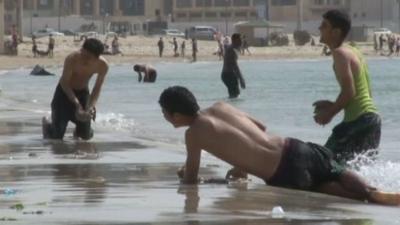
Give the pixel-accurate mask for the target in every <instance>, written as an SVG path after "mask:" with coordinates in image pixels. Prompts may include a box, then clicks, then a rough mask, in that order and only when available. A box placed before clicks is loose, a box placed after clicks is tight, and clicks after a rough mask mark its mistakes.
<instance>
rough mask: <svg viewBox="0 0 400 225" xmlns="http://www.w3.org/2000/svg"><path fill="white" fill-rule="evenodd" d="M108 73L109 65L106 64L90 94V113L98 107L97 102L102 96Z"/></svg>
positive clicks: (103, 65)
mask: <svg viewBox="0 0 400 225" xmlns="http://www.w3.org/2000/svg"><path fill="white" fill-rule="evenodd" d="M107 72H108V65H107V63H106V62H104V64H102V66H101V69H100V71H99V73H98V74H97V79H96V83H95V85H94V87H93V89H92V92H91V94H90V99H89V105H88V110H89V111H91V110H92V109H93V108H94V107H95V106H96V103H97V100H98V98H99V96H100V91H101V87H102V86H103V83H104V79H105V77H106V74H107Z"/></svg>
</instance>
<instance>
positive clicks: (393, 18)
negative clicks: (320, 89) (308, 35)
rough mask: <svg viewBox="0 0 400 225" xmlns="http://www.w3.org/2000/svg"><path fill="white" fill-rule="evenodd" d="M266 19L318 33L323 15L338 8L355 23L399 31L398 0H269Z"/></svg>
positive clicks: (288, 27) (289, 27) (399, 4)
mask: <svg viewBox="0 0 400 225" xmlns="http://www.w3.org/2000/svg"><path fill="white" fill-rule="evenodd" d="M268 8H269V18H270V19H271V20H272V21H274V22H278V23H280V24H284V25H285V26H286V29H289V30H295V29H305V30H309V31H312V32H314V33H318V30H317V29H318V25H319V23H320V21H321V17H322V14H323V13H324V12H326V11H327V10H329V9H341V10H344V11H347V12H348V13H349V15H350V16H351V19H352V21H353V25H354V26H363V25H364V26H368V27H388V28H389V29H391V30H393V31H400V17H399V12H400V1H398V0H270V2H269V7H268Z"/></svg>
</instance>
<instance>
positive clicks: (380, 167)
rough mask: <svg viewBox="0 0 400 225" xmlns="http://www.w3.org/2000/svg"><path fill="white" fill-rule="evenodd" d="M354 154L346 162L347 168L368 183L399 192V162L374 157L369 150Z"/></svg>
mask: <svg viewBox="0 0 400 225" xmlns="http://www.w3.org/2000/svg"><path fill="white" fill-rule="evenodd" d="M374 151H376V150H371V151H367V152H365V153H363V154H359V155H356V156H355V158H354V159H353V160H351V161H349V162H348V165H349V168H350V169H351V170H353V171H355V172H356V173H357V174H359V175H361V176H362V177H363V178H365V179H366V180H367V182H368V183H369V184H371V185H372V186H374V187H377V188H378V189H381V190H384V191H389V192H399V191H400V163H398V162H391V161H388V160H382V159H379V158H377V159H375V158H373V157H371V152H374Z"/></svg>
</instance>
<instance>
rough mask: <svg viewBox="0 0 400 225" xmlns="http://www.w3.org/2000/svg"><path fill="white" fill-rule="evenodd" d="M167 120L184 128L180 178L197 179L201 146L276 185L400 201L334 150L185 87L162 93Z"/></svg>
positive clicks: (196, 180) (384, 200)
mask: <svg viewBox="0 0 400 225" xmlns="http://www.w3.org/2000/svg"><path fill="white" fill-rule="evenodd" d="M159 103H160V105H161V108H162V112H163V114H164V117H165V119H166V120H167V121H168V122H170V123H171V124H172V125H173V126H174V127H175V128H178V127H185V126H188V127H189V128H188V129H187V130H186V133H185V143H186V148H187V158H186V164H185V166H184V167H183V168H182V171H181V174H182V182H183V183H186V184H195V183H197V182H198V172H199V166H200V156H201V151H202V150H205V151H207V152H209V153H211V154H213V155H214V156H216V157H218V158H220V159H221V160H224V161H226V162H227V163H229V164H231V165H233V166H234V170H236V171H243V173H244V174H245V173H250V174H253V175H254V176H257V177H259V178H261V179H263V180H264V181H265V182H266V183H268V184H269V185H273V186H278V187H285V188H292V189H299V190H306V191H316V192H321V193H326V194H331V195H336V196H341V197H347V198H352V199H358V200H368V201H371V202H375V203H381V204H389V205H397V204H400V194H397V193H385V192H381V191H378V190H376V188H374V187H371V186H369V185H367V184H366V183H365V182H364V181H363V180H362V178H361V177H359V176H358V175H357V174H355V173H353V172H351V171H349V170H347V169H346V168H344V167H341V166H340V165H338V164H337V163H336V161H334V160H333V159H332V153H331V151H330V150H328V149H326V148H324V147H322V146H319V145H316V144H313V143H305V142H302V141H300V140H297V139H294V138H282V137H279V136H276V135H273V134H270V133H269V132H267V131H266V127H265V126H264V125H263V124H262V123H261V122H260V121H258V120H256V119H254V118H252V117H251V116H249V115H247V114H246V113H244V112H242V111H239V110H238V109H236V108H234V107H233V106H231V105H229V104H226V103H223V102H218V103H216V104H214V105H213V106H211V107H209V108H207V109H204V110H200V108H199V106H198V104H197V101H196V98H195V97H194V96H193V94H192V93H191V92H190V91H189V90H188V89H186V88H184V87H181V86H174V87H170V88H167V89H165V90H164V91H163V93H162V94H161V96H160V98H159Z"/></svg>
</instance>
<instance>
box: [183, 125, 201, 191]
mask: <svg viewBox="0 0 400 225" xmlns="http://www.w3.org/2000/svg"><path fill="white" fill-rule="evenodd" d="M185 142H186V150H187V156H186V163H185V169H184V171H183V179H182V180H181V182H182V183H184V184H197V183H198V174H199V167H200V157H201V148H200V147H199V146H198V145H197V144H196V142H195V138H194V136H193V135H191V133H190V132H189V131H187V132H186V135H185Z"/></svg>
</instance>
